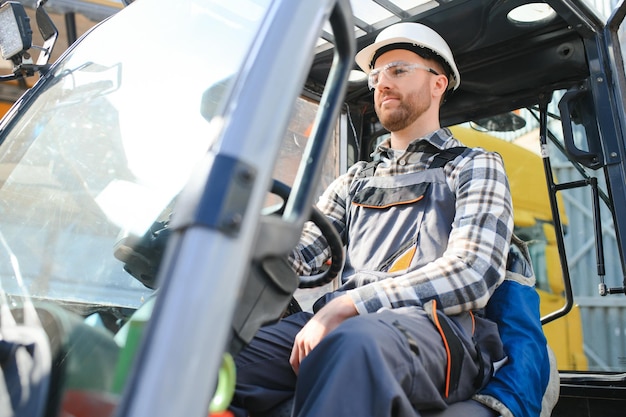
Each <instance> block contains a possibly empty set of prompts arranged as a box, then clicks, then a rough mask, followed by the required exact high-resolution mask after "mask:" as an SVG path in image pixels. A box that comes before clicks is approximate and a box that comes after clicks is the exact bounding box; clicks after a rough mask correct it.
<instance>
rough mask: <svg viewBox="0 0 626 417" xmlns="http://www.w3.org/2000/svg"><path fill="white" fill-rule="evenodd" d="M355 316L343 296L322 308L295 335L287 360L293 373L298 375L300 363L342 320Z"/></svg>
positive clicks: (353, 310) (348, 302)
mask: <svg viewBox="0 0 626 417" xmlns="http://www.w3.org/2000/svg"><path fill="white" fill-rule="evenodd" d="M356 315H357V311H356V307H355V306H354V302H353V301H352V299H351V298H350V296H348V295H345V294H344V295H342V296H340V297H337V298H335V299H333V300H332V301H330V302H329V303H328V304H326V305H325V306H324V307H322V309H321V310H320V311H318V312H317V313H316V314H315V315H314V316H313V317H312V318H311V320H309V322H308V323H307V324H306V325H305V326H304V327H303V328H302V330H300V332H299V333H298V334H297V335H296V338H295V340H294V344H293V349H292V350H291V357H290V358H289V363H291V367H292V368H293V370H294V372H295V373H296V374H297V373H298V370H299V369H300V362H302V360H303V359H304V358H305V357H306V356H307V355H308V354H309V353H310V352H311V351H312V350H313V348H314V347H315V346H317V344H318V343H319V342H320V341H321V340H322V339H323V338H324V337H325V336H326V335H327V334H328V333H330V332H331V331H332V330H334V329H335V327H337V326H339V325H340V324H341V323H342V322H343V321H344V320H346V319H348V318H350V317H352V316H356Z"/></svg>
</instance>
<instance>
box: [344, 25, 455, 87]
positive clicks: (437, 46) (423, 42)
mask: <svg viewBox="0 0 626 417" xmlns="http://www.w3.org/2000/svg"><path fill="white" fill-rule="evenodd" d="M391 45H397V48H398V49H408V50H411V51H414V52H415V53H417V54H418V55H422V53H420V49H426V51H430V52H434V53H435V55H437V56H438V57H439V58H441V60H443V62H445V63H446V64H448V66H449V67H450V70H451V74H450V76H451V78H450V80H449V81H448V90H449V89H455V90H456V89H457V88H458V87H459V84H460V83H461V76H460V75H459V70H458V68H457V67H456V63H455V62H454V58H453V57H452V51H451V50H450V47H449V46H448V44H447V43H446V41H445V40H444V39H443V38H442V37H441V36H440V35H439V34H438V33H437V32H435V31H434V30H432V29H431V28H429V27H428V26H425V25H423V24H421V23H411V22H404V23H397V24H395V25H392V26H389V27H388V28H385V29H383V30H382V31H381V32H380V33H379V34H378V36H377V37H376V41H375V42H374V43H373V44H371V45H369V46H366V47H365V48H363V49H362V50H361V51H359V53H357V54H356V58H355V60H356V63H357V64H358V65H359V67H361V69H362V70H363V71H365V73H366V74H369V72H370V71H371V70H372V66H373V65H374V61H375V60H376V58H378V56H379V55H380V54H379V53H377V52H379V51H381V50H382V51H384V52H386V51H388V50H391V49H396V48H394V47H393V46H391ZM385 47H388V48H385ZM426 51H424V52H426ZM422 56H423V55H422Z"/></svg>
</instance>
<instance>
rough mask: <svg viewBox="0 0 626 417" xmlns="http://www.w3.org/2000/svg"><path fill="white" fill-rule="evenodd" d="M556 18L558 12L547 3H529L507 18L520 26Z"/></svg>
mask: <svg viewBox="0 0 626 417" xmlns="http://www.w3.org/2000/svg"><path fill="white" fill-rule="evenodd" d="M554 16H556V12H555V11H554V9H553V8H552V7H550V5H548V4H546V3H528V4H524V5H521V6H518V7H516V8H514V9H513V10H511V11H510V12H509V13H508V14H507V18H508V19H509V20H510V21H511V22H513V23H515V24H518V25H528V24H535V23H541V22H546V21H548V20H551V19H552V18H554Z"/></svg>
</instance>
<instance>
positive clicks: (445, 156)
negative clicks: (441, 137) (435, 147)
mask: <svg viewBox="0 0 626 417" xmlns="http://www.w3.org/2000/svg"><path fill="white" fill-rule="evenodd" d="M467 149H469V148H468V147H467V146H455V147H454V148H448V149H444V150H443V151H441V152H439V153H438V154H436V155H435V159H433V162H432V163H431V164H430V166H429V167H428V169H432V168H441V167H442V166H444V165H445V164H447V163H448V162H450V161H452V160H454V158H456V157H457V156H459V155H461V154H462V153H463V152H465V151H466V150H467Z"/></svg>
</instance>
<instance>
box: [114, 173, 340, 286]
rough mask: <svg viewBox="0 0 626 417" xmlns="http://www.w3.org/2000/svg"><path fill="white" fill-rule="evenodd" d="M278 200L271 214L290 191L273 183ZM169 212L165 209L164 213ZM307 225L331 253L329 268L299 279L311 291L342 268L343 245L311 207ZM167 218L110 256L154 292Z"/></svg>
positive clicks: (167, 231) (122, 243)
mask: <svg viewBox="0 0 626 417" xmlns="http://www.w3.org/2000/svg"><path fill="white" fill-rule="evenodd" d="M270 192H271V193H272V194H276V195H277V196H279V197H280V198H281V199H282V200H283V202H282V204H281V206H280V208H278V209H276V210H274V211H273V212H272V213H271V214H280V213H281V212H282V210H283V209H284V205H285V202H286V201H287V199H288V198H289V194H290V192H291V188H290V187H289V186H288V185H287V184H284V183H282V182H280V181H278V180H274V181H273V183H272V188H271V191H270ZM169 210H171V208H168V211H169ZM311 221H312V222H313V223H315V225H316V226H317V227H318V228H319V229H320V231H321V232H322V235H323V236H324V238H326V241H327V242H328V246H329V248H330V251H331V262H330V266H329V267H328V268H327V269H326V270H324V272H322V273H321V274H318V275H314V276H310V277H308V276H300V284H299V287H300V288H313V287H320V286H322V285H325V284H328V283H329V282H331V281H332V280H333V279H334V278H335V277H336V276H337V274H338V273H339V271H341V268H342V267H343V261H344V259H343V258H344V257H343V243H342V242H341V238H340V237H339V234H338V233H337V231H336V230H335V228H334V226H333V225H332V224H331V222H330V221H329V220H328V218H327V217H326V216H325V215H323V214H322V213H321V212H320V211H319V210H318V209H317V208H315V207H313V210H312V212H311ZM168 226H169V216H168V217H167V218H166V219H165V220H161V221H155V222H154V224H153V225H152V227H150V230H148V231H147V232H146V233H145V234H144V235H143V236H141V237H133V236H123V237H122V238H120V239H119V240H118V242H117V243H116V244H115V247H114V256H115V257H116V258H117V259H119V260H121V261H122V262H124V269H125V270H126V272H128V273H129V274H131V275H132V276H133V277H135V278H136V279H137V280H139V281H140V282H141V283H142V284H144V285H145V286H146V287H148V288H151V289H155V288H156V282H155V281H156V275H157V270H158V268H159V265H160V263H161V258H162V256H163V253H164V251H165V244H166V242H167V239H168V237H169V235H170V233H171V231H170V229H169V227H168Z"/></svg>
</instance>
